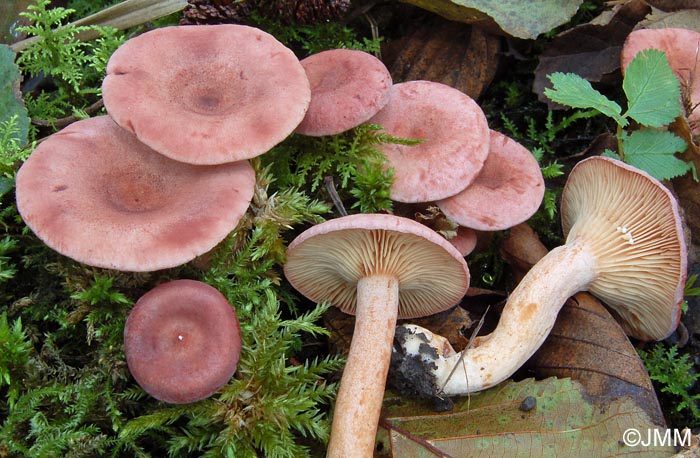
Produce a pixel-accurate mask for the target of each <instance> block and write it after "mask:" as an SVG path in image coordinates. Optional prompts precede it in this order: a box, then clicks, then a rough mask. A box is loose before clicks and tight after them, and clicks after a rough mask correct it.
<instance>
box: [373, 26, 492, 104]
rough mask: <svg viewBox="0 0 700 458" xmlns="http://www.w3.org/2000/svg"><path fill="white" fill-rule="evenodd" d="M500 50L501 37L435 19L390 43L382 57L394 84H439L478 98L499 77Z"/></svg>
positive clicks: (474, 28) (475, 28)
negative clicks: (427, 82)
mask: <svg viewBox="0 0 700 458" xmlns="http://www.w3.org/2000/svg"><path fill="white" fill-rule="evenodd" d="M499 51H500V38H498V37H495V36H493V35H491V34H489V33H487V32H485V31H484V30H482V29H480V28H478V27H472V26H469V25H465V24H461V23H458V22H452V21H447V20H445V19H442V18H440V17H437V16H435V17H434V18H432V19H431V20H430V21H429V22H428V23H427V24H424V23H421V24H419V25H417V26H416V27H415V28H414V29H412V30H411V31H410V32H409V33H408V34H407V35H405V36H404V37H402V38H401V39H400V40H397V41H395V42H392V43H390V44H388V45H387V46H386V47H385V48H384V50H383V55H384V61H385V62H386V64H387V67H388V68H389V70H390V71H391V75H392V77H393V78H394V81H395V82H401V81H412V80H428V81H436V82H438V83H443V84H447V85H448V86H452V87H454V88H456V89H459V90H460V91H462V92H464V93H465V94H467V95H469V96H470V97H472V98H474V99H477V98H478V97H479V96H480V95H481V94H482V93H483V91H484V90H485V89H486V88H487V87H488V85H489V84H490V83H491V81H492V80H493V78H494V76H495V74H496V69H497V67H498V61H499V58H500V55H499Z"/></svg>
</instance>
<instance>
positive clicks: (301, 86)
mask: <svg viewBox="0 0 700 458" xmlns="http://www.w3.org/2000/svg"><path fill="white" fill-rule="evenodd" d="M102 95H103V99H104V104H105V108H106V109H107V112H108V113H109V115H110V116H111V117H112V118H114V120H115V121H116V122H117V124H119V125H120V126H121V127H123V128H124V129H127V130H129V131H131V132H132V133H134V134H135V135H136V136H137V137H138V138H139V140H141V141H142V142H143V143H146V144H147V145H148V146H150V147H151V148H153V149H154V150H156V151H158V152H160V153H162V154H164V155H166V156H168V157H170V158H172V159H175V160H179V161H183V162H189V163H192V164H221V163H224V162H235V161H239V160H243V159H250V158H252V157H255V156H258V155H260V154H263V153H265V152H266V151H268V150H269V149H270V148H272V147H273V146H275V145H276V144H277V143H279V142H281V141H282V140H284V139H285V138H286V137H287V136H288V135H289V134H291V133H292V132H293V131H294V129H295V128H296V127H297V125H298V124H299V123H300V122H301V120H302V119H303V118H304V115H305V113H306V109H307V108H308V106H309V102H310V99H311V91H310V88H309V80H308V78H307V77H306V73H305V72H304V68H303V67H302V66H301V64H300V63H299V60H298V59H297V57H296V56H295V55H294V53H293V52H292V51H291V50H290V49H289V48H287V47H285V46H284V45H283V44H282V43H280V42H279V41H277V40H276V39H275V38H274V37H273V36H272V35H270V34H268V33H266V32H264V31H262V30H259V29H256V28H254V27H248V26H244V25H234V24H221V25H201V26H171V27H163V28H159V29H155V30H151V31H148V32H146V33H144V34H141V35H138V36H136V37H134V38H131V39H130V40H128V41H126V42H125V43H124V44H122V45H121V46H120V47H119V48H118V49H117V50H116V51H115V52H114V53H113V54H112V56H111V57H110V59H109V62H108V64H107V76H106V77H105V79H104V82H103V84H102Z"/></svg>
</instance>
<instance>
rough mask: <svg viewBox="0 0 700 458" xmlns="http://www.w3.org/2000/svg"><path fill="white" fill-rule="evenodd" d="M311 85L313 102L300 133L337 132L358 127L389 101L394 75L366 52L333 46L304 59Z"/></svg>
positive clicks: (332, 133)
mask: <svg viewBox="0 0 700 458" xmlns="http://www.w3.org/2000/svg"><path fill="white" fill-rule="evenodd" d="M301 65H302V67H304V70H305V71H306V75H307V77H308V78H309V83H310V84H311V103H310V105H309V109H308V110H307V111H306V116H305V117H304V119H303V121H302V122H301V124H299V125H298V126H297V128H296V131H295V132H296V133H299V134H302V135H310V136H322V135H335V134H339V133H341V132H345V131H346V130H350V129H352V128H353V127H357V126H359V125H360V124H362V123H363V122H365V121H367V120H368V119H369V118H371V117H372V116H374V115H375V114H376V113H377V112H378V111H379V110H380V109H381V108H382V107H384V105H386V103H387V102H388V101H389V90H390V89H391V83H392V81H391V74H390V73H389V70H387V68H386V66H384V63H383V62H382V61H381V60H379V59H377V58H376V57H374V56H373V55H371V54H368V53H366V52H363V51H358V50H353V49H330V50H327V51H322V52H319V53H316V54H312V55H311V56H309V57H306V58H305V59H302V60H301Z"/></svg>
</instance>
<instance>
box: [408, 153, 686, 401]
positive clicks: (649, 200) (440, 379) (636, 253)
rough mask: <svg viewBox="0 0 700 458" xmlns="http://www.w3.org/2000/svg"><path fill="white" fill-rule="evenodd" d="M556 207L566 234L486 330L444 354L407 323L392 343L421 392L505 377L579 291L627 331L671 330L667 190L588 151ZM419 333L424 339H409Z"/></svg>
mask: <svg viewBox="0 0 700 458" xmlns="http://www.w3.org/2000/svg"><path fill="white" fill-rule="evenodd" d="M561 212H562V227H563V230H564V234H565V235H566V236H567V239H566V244H565V245H563V246H560V247H557V248H555V249H554V250H552V251H550V252H549V253H548V254H547V255H546V256H545V257H544V258H542V259H541V260H540V261H539V262H538V263H537V264H536V265H535V266H534V267H533V268H532V269H531V270H530V271H529V272H528V273H527V274H526V275H525V277H524V278H523V280H522V281H521V282H520V283H519V284H518V286H517V287H516V288H515V290H514V291H513V292H512V293H511V295H510V296H509V298H508V300H507V302H506V305H505V307H504V309H503V312H502V314H501V318H500V321H499V323H498V326H497V327H496V329H495V330H494V331H493V332H492V333H491V334H489V335H486V336H484V337H479V338H477V339H476V340H475V343H474V345H473V346H472V347H468V348H467V349H465V350H464V351H463V352H461V353H457V354H455V355H453V356H447V357H443V356H441V355H439V354H436V353H437V350H436V351H428V350H429V348H430V346H432V345H433V344H431V343H430V342H428V341H429V340H430V336H429V335H428V334H424V333H421V332H416V330H415V329H414V335H413V337H409V338H406V339H404V341H403V342H402V343H401V345H400V346H399V347H398V348H397V352H398V353H405V354H407V355H408V357H412V358H415V359H418V360H422V361H423V362H424V366H425V367H426V371H427V372H428V374H429V377H431V381H432V383H431V385H432V389H433V391H432V392H431V393H423V394H428V395H435V394H438V393H444V394H447V395H456V394H465V393H468V392H474V391H479V390H483V389H485V388H489V387H491V386H494V385H496V384H497V383H500V382H501V381H503V380H505V379H506V378H508V377H509V376H511V375H512V374H513V373H514V372H515V370H517V369H518V368H519V367H520V366H521V365H522V364H524V363H525V361H526V360H527V359H528V358H529V357H530V356H531V355H532V354H533V353H534V352H535V351H536V350H537V349H538V348H539V347H540V345H541V344H542V342H543V341H544V339H545V338H546V337H547V335H548V334H549V332H550V330H551V329H552V327H553V325H554V322H555V319H556V317H557V314H558V313H559V310H560V309H561V307H562V306H563V304H564V302H565V301H566V299H567V298H569V297H570V296H572V295H574V294H575V293H577V292H579V291H589V292H591V293H592V294H594V295H596V296H597V297H598V298H600V299H601V300H602V301H603V302H604V303H606V304H607V305H608V306H609V307H611V308H612V309H613V310H614V312H615V313H616V314H617V316H618V317H619V318H620V320H621V324H622V326H623V328H624V329H625V330H626V332H627V333H628V334H629V335H631V336H633V337H636V338H638V339H641V340H661V339H664V338H665V337H667V336H668V335H670V334H671V333H672V332H673V330H674V329H675V328H676V326H677V325H678V321H679V318H680V305H681V302H682V300H683V289H684V284H685V276H686V267H687V252H686V245H685V241H684V238H683V231H682V225H681V219H680V216H679V211H678V204H677V203H676V200H675V199H674V197H673V195H672V194H671V193H670V192H669V191H668V190H667V189H666V188H665V187H664V186H663V185H662V184H661V183H660V182H658V181H657V180H655V179H654V178H652V177H651V176H649V175H648V174H647V173H645V172H643V171H641V170H638V169H636V168H634V167H632V166H629V165H627V164H624V163H623V162H620V161H617V160H614V159H610V158H606V157H591V158H589V159H586V160H583V161H581V162H579V163H578V164H577V165H576V166H575V167H574V169H573V170H572V171H571V174H570V176H569V179H568V181H567V183H566V186H565V188H564V191H563V194H562V204H561ZM421 342H422V343H427V344H428V345H427V346H423V347H421V348H418V347H419V345H420V344H421ZM504 350H506V351H504ZM454 369H456V370H454Z"/></svg>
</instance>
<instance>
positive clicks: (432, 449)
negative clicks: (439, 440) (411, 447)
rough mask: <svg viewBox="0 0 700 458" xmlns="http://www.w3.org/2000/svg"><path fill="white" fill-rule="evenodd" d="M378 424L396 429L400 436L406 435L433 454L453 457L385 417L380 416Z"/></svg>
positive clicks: (441, 457)
mask: <svg viewBox="0 0 700 458" xmlns="http://www.w3.org/2000/svg"><path fill="white" fill-rule="evenodd" d="M379 424H380V425H382V426H383V427H384V428H386V429H388V430H389V431H396V432H397V433H399V434H401V435H402V436H405V437H407V438H408V439H409V440H411V441H413V442H415V443H417V444H419V445H420V446H422V447H424V448H425V449H427V450H428V451H429V452H431V453H432V454H434V455H435V456H439V457H440V458H454V457H453V456H452V455H448V454H447V453H445V452H443V451H442V450H440V449H439V448H437V447H436V446H434V445H433V444H431V443H430V442H428V441H427V440H425V439H423V438H422V437H419V436H416V435H415V434H412V433H410V432H408V431H406V430H405V429H403V428H401V427H399V426H396V425H393V424H391V423H390V422H389V421H388V420H387V419H386V418H380V419H379Z"/></svg>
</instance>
